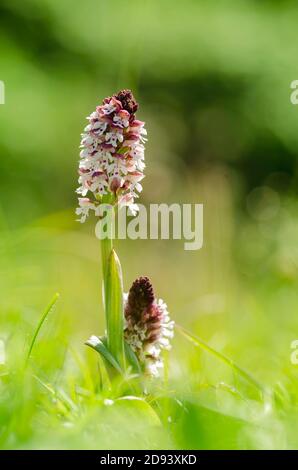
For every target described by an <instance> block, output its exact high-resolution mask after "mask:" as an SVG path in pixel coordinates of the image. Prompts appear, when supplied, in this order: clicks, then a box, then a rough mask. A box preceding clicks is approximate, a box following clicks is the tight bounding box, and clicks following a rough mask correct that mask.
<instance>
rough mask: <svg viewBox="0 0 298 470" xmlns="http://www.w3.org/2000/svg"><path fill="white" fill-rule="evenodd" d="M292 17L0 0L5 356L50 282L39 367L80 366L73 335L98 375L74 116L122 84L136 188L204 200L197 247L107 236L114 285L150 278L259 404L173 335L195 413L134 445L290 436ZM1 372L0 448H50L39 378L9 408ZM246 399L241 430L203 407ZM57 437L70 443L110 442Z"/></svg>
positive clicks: (293, 12)
mask: <svg viewBox="0 0 298 470" xmlns="http://www.w3.org/2000/svg"><path fill="white" fill-rule="evenodd" d="M297 23H298V6H297V2H295V1H290V0H288V1H286V0H284V1H282V2H280V1H277V0H276V1H274V0H271V1H270V0H264V1H262V2H260V1H257V0H237V1H236V0H225V1H224V0H222V1H218V0H217V1H215V0H208V1H207V0H184V1H179V0H138V1H135V0H129V1H128V0H121V1H120V0H97V1H96V0H85V1H84V2H76V3H74V2H71V1H70V0H59V1H58V0H43V1H37V0H23V1H15V0H9V1H8V0H1V2H0V58H1V59H0V79H1V80H3V81H4V83H5V87H6V88H5V92H6V93H5V100H6V102H5V105H1V106H0V128H1V132H0V155H1V158H0V182H1V200H0V228H1V238H0V250H1V256H0V269H1V296H0V308H1V318H0V337H2V338H3V340H4V341H5V345H6V348H7V361H8V363H9V361H10V365H11V367H14V364H15V362H16V363H17V362H18V359H17V358H19V359H20V358H21V357H22V355H23V354H24V351H26V348H27V344H28V339H29V338H30V335H32V332H33V331H34V327H35V325H36V323H37V321H38V319H39V316H40V314H41V311H42V310H43V309H44V307H45V305H46V304H47V303H48V301H49V300H50V298H51V297H52V295H53V294H54V293H55V292H59V293H60V300H59V304H58V306H57V309H56V311H55V312H54V313H53V314H52V316H51V318H50V319H49V321H48V323H47V326H46V328H45V329H44V330H43V332H42V335H41V338H40V341H39V345H38V347H37V349H36V357H35V360H36V368H37V369H38V371H39V376H43V377H44V380H45V382H51V383H55V384H60V383H61V382H63V381H65V380H66V379H65V377H64V376H63V374H64V373H65V374H70V375H68V377H70V376H71V377H75V376H76V374H78V372H77V371H76V369H75V366H74V365H70V364H69V358H68V348H69V347H70V348H73V349H75V350H76V354H78V356H79V357H80V361H82V362H83V363H88V364H90V370H91V375H92V374H93V379H90V380H91V382H92V380H94V377H95V376H96V365H95V364H94V363H93V362H94V357H93V352H92V351H91V352H90V353H89V351H88V352H87V351H85V349H86V348H85V346H84V345H83V342H84V341H85V339H86V338H87V337H88V336H89V335H90V334H101V333H103V330H104V318H103V313H102V305H101V290H100V283H101V269H100V249H99V241H98V240H97V239H96V238H95V236H94V224H95V221H94V220H89V221H88V223H86V224H85V225H84V226H82V225H80V224H78V223H77V222H75V215H74V210H75V206H76V194H75V188H76V187H77V166H78V153H79V150H78V146H79V141H80V133H81V132H82V129H83V127H84V125H85V122H86V121H85V116H87V115H89V114H90V113H91V112H92V110H93V109H94V108H95V106H96V105H97V104H99V103H100V102H101V100H102V99H103V98H104V97H105V96H107V95H111V94H112V93H114V92H116V91H118V90H119V89H121V88H131V89H132V90H133V92H134V94H135V96H136V98H137V99H138V101H139V103H140V109H139V112H138V117H139V119H142V120H145V121H146V127H147V130H148V138H149V140H148V144H147V147H146V164H147V169H146V178H145V180H144V185H143V186H144V190H143V193H142V194H141V199H140V202H142V203H145V204H149V203H150V202H155V203H156V202H160V203H161V202H178V203H185V202H193V203H203V204H204V246H203V248H202V249H201V250H200V251H188V252H187V251H184V250H183V242H182V241H162V240H160V241H155V240H152V241H150V240H147V241H139V240H137V241H133V242H132V241H119V242H117V243H116V249H117V252H118V254H119V256H120V259H121V261H122V268H123V271H124V283H125V288H126V289H128V288H129V286H130V284H131V282H132V281H133V280H134V278H136V277H137V276H138V275H141V274H146V275H149V276H150V277H151V279H152V281H153V283H154V286H155V290H156V292H157V294H158V295H159V296H160V297H162V298H163V299H164V300H165V301H166V302H167V304H168V306H169V310H170V312H171V315H172V317H173V318H174V320H175V321H176V322H177V323H180V324H183V325H184V326H185V327H187V328H188V329H190V330H191V331H192V332H195V333H197V334H198V335H200V336H201V337H202V338H204V339H205V340H206V341H208V343H209V344H211V345H212V346H213V347H214V348H216V349H217V350H219V351H221V352H224V353H225V354H227V355H228V356H230V357H232V358H233V359H234V360H236V361H237V362H238V364H240V365H241V366H243V367H245V368H246V369H247V370H249V371H250V372H251V373H253V374H254V375H255V377H256V378H257V379H258V380H259V381H260V382H262V383H263V384H265V386H266V387H268V389H269V390H270V396H271V401H270V403H269V404H267V405H268V407H267V408H266V409H265V410H264V409H263V408H262V409H258V408H257V407H254V406H256V405H254V406H251V407H250V405H249V403H248V400H250V398H251V397H250V394H249V392H246V391H243V395H242V391H241V393H240V392H239V396H238V395H237V394H238V388H237V387H238V385H237V381H236V379H235V377H234V376H233V374H232V373H231V371H230V370H229V369H227V368H226V367H225V366H223V365H221V364H220V363H218V362H217V361H216V360H214V359H213V358H209V357H208V356H206V354H205V353H201V352H200V351H199V350H197V349H196V348H194V347H193V346H192V345H189V344H188V343H187V342H186V341H185V339H183V338H181V337H179V334H178V333H177V335H176V339H175V342H174V348H173V352H172V353H171V355H170V359H171V361H170V362H171V368H170V374H169V376H170V378H169V380H170V387H172V389H173V390H175V391H176V392H177V396H178V397H179V396H180V397H181V396H182V395H183V396H184V397H185V395H187V394H188V395H189V396H188V400H189V403H191V405H190V406H191V407H193V410H192V408H191V410H192V411H190V412H188V414H186V415H185V416H184V417H183V418H182V421H181V420H180V421H179V425H177V426H178V427H177V428H176V430H175V431H174V432H172V434H171V433H166V434H165V436H166V437H165V438H164V439H165V440H162V438H161V440H160V443H159V444H152V441H151V440H150V438H149V437H148V439H149V441H148V442H150V444H148V443H144V442H140V443H139V444H138V442H137V439H136V438H135V441H131V442H134V444H133V445H135V446H136V445H139V446H140V447H144V446H146V445H149V446H150V445H155V446H157V447H158V446H161V447H162V445H164V446H169V445H170V446H174V447H178V448H186V447H188V448H209V447H215V448H217V447H228V448H230V447H231V448H237V447H245V446H251V447H259V448H271V447H273V448H277V447H290V448H293V447H295V446H296V447H297V445H298V433H297V429H295V419H296V418H297V408H296V407H297V401H298V391H297V384H298V382H297V379H298V374H297V366H295V365H292V364H291V362H290V354H291V348H290V344H291V342H292V341H293V340H295V339H296V338H298V316H297V315H298V289H297V287H298V282H297V280H298V247H297V239H298V219H297V215H298V199H297V176H298V171H297V170H298V165H297V155H298V132H297V121H298V107H296V106H294V105H292V104H291V102H290V94H291V89H290V83H291V82H292V81H293V80H295V79H298V68H297V63H296V62H297V61H296V56H297V41H298V33H297ZM92 361H93V362H92ZM0 367H1V366H0ZM3 367H4V366H3ZM92 367H93V369H92ZM88 368H89V366H88V367H87V369H88ZM84 370H85V369H84ZM85 371H86V370H85ZM3 374H4V377H6V376H5V373H3ZM72 374H73V375H72ZM37 375H38V374H37ZM62 376H63V377H64V378H63V377H62ZM67 380H68V379H67ZM76 380H77V379H76ZM74 381H75V379H74ZM6 386H7V384H6V382H5V380H4V382H3V383H2V384H1V387H0V389H1V390H2V392H3V393H2V399H1V398H0V420H1V416H2V425H3V429H4V428H5V429H6V431H5V432H4V433H3V434H1V433H0V437H1V436H2V437H1V439H2V440H1V439H0V444H1V445H2V446H3V447H26V446H29V447H30V446H33V447H34V446H35V447H36V446H41V447H44V446H47V445H51V444H49V442H52V441H51V439H54V438H53V436H52V437H50V436H48V435H45V436H44V437H42V438H41V437H40V436H41V435H43V434H42V432H44V431H42V429H46V428H47V426H48V421H47V418H45V416H44V414H45V412H42V413H41V415H42V416H40V415H39V414H38V413H39V412H38V411H36V409H35V407H34V400H35V399H36V396H35V395H34V393H35V392H32V390H31V389H30V390H29V392H28V395H24V396H23V395H22V398H18V399H17V400H16V402H17V404H16V406H15V407H14V405H13V404H12V403H14V402H11V400H10V395H9V394H7V393H6V391H5V390H6V389H5V387H6ZM241 386H243V384H241ZM241 386H239V387H240V388H241ZM20 388H21V389H22V390H23V391H24V389H23V388H22V387H20ZM210 390H212V393H213V394H214V395H212V393H211V392H210ZM206 391H207V392H208V391H209V392H210V393H209V392H208V393H207V392H206ZM230 392H232V393H230ZM24 393H25V392H24ZM36 393H38V392H37V391H36ZM206 393H207V395H208V397H207V398H206V396H205V394H206ZM226 395H227V396H228V399H227V398H226ZM230 395H231V396H236V398H237V397H238V398H237V400H238V399H239V400H238V401H239V403H238V401H237V400H236V401H237V403H236V404H235V403H234V402H233V404H230V398H229V397H230ZM189 397H191V398H189ZM239 397H240V398H239ZM243 397H245V398H243ZM1 400H2V401H1ZM18 400H20V403H19V401H18ZM22 400H23V401H22ZM177 400H178V398H177ZM31 402H32V403H31ZM24 403H25V404H26V411H23V414H24V416H23V415H22V411H20V410H24V407H25V405H24ZM28 403H30V407H29V405H28ZM203 403H205V404H206V409H208V410H209V411H208V413H211V415H208V413H207V417H206V416H205V414H204V413H205V412H204V413H201V412H200V406H201V405H202V404H203ZM243 403H244V404H245V405H243ZM242 405H243V406H245V407H247V410H248V411H247V410H246V411H245V413H248V414H249V415H250V417H251V415H252V418H251V420H252V421H253V424H254V425H255V424H256V423H257V425H258V426H260V427H258V432H256V431H255V429H254V431H253V433H252V434H253V435H254V438H250V440H249V444H248V443H247V442H248V440H247V435H248V434H250V430H249V426H248V428H247V427H245V432H242V427H241V426H240V425H239V424H238V422H237V423H236V424H235V423H232V424H230V423H229V422H228V423H227V422H225V423H223V424H222V423H221V422H220V420H219V422H218V423H217V421H216V419H217V418H216V419H215V418H214V416H213V415H212V413H213V412H214V413H216V410H215V411H212V412H211V411H210V409H217V410H218V409H222V410H223V409H224V410H226V412H227V415H229V414H232V415H233V416H234V415H237V417H238V418H239V415H241V418H243V413H244V412H243V409H242ZM28 408H29V409H28ZM238 408H239V409H238ZM269 408H270V409H269ZM20 413H21V418H20ZM36 414H37V416H38V417H36ZM58 414H59V413H58ZM17 416H18V419H17ZM59 416H60V415H59ZM59 419H60V418H59ZM239 419H240V418H239ZM14 420H15V421H14ZM17 422H18V424H17ZM255 422H256V423H255ZM14 423H15V424H14ZM20 423H21V424H20ZM22 423H23V424H22ZM28 423H29V424H28ZM36 423H37V424H36ZM210 423H213V426H214V429H213V428H212V427H211V425H210ZM214 423H215V424H214ZM82 426H83V424H82ZM239 429H240V431H239ZM65 432H66V431H65ZM79 435H80V436H81V434H79ZM169 436H170V437H169ZM227 436H228V437H227ZM229 436H231V440H229V439H230V437H229ZM239 436H240V437H239ZM64 438H65V441H62V442H63V443H62V444H61V445H62V446H64V447H71V446H74V447H75V446H83V447H88V446H91V447H92V446H95V447H96V446H99V447H100V446H103V447H104V446H105V445H106V446H109V444H110V443H106V442H105V441H104V438H103V437H101V438H100V439H99V441H97V440H96V439H95V440H92V442H90V441H88V439H87V440H84V439H83V437H82V436H81V438H80V439H81V440H80V439H79V438H78V437H74V436H72V435H71V436H69V435H68V434H67V433H66V434H65V436H64ZM76 439H77V440H76ZM121 439H124V438H123V435H121V436H120V437H119V440H118V441H117V440H116V442H121V443H122V444H119V445H120V446H121V445H123V446H129V445H132V444H129V443H127V442H126V441H123V440H121ZM168 439H170V442H171V443H170V444H169V440H168ZM57 442H58V441H57ZM57 442H56V441H55V440H53V444H52V445H54V446H55V445H58V444H57ZM146 442H147V441H146ZM110 445H111V444H110ZM133 445H132V447H133Z"/></svg>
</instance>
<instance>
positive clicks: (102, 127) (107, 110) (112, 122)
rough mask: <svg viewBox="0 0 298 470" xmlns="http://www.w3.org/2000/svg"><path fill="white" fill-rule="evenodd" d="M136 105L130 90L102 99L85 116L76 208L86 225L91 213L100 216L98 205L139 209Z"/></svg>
mask: <svg viewBox="0 0 298 470" xmlns="http://www.w3.org/2000/svg"><path fill="white" fill-rule="evenodd" d="M137 109H138V103H137V102H136V100H135V98H134V97H133V95H132V93H131V91H130V90H122V91H120V92H119V93H117V94H115V95H113V96H111V97H109V98H105V99H104V100H103V103H102V104H101V105H100V106H97V108H96V110H95V111H94V112H93V113H91V114H90V116H88V117H87V119H88V125H87V126H86V127H85V129H84V133H83V134H82V140H81V152H80V164H79V187H78V189H77V193H78V194H79V195H80V197H79V207H78V208H77V210H76V214H77V215H78V216H79V221H80V222H85V220H86V218H87V217H88V216H89V213H90V211H94V212H95V215H99V205H100V203H101V202H103V201H104V202H108V203H113V204H114V205H119V206H120V207H121V206H129V209H130V212H131V214H132V215H134V214H135V213H136V211H137V210H138V206H137V204H135V202H134V201H135V198H137V197H138V193H140V192H141V191H142V186H141V184H140V181H141V180H142V179H143V178H144V174H143V171H144V168H145V163H144V150H145V149H144V143H145V141H146V137H145V136H146V134H147V133H146V130H145V128H144V124H145V123H144V122H142V121H138V120H137V119H136V118H135V113H136V111H137Z"/></svg>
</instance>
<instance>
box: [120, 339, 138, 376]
mask: <svg viewBox="0 0 298 470" xmlns="http://www.w3.org/2000/svg"><path fill="white" fill-rule="evenodd" d="M124 350H125V356H126V359H127V362H128V363H129V365H130V366H131V367H132V371H133V372H134V373H136V374H141V373H142V370H141V366H140V363H139V361H138V358H137V356H136V355H135V353H134V351H133V350H132V349H131V347H130V345H129V344H128V343H127V342H126V341H124Z"/></svg>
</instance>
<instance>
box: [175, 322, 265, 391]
mask: <svg viewBox="0 0 298 470" xmlns="http://www.w3.org/2000/svg"><path fill="white" fill-rule="evenodd" d="M176 329H177V330H178V331H179V333H181V334H182V335H183V336H184V337H185V338H187V339H188V340H189V341H191V342H192V343H193V344H194V345H195V346H197V347H199V348H201V349H203V350H204V351H206V352H208V353H209V354H212V355H213V356H214V357H216V358H217V359H219V360H220V361H222V362H224V363H225V364H226V365H227V366H228V367H230V368H231V369H233V371H235V372H237V373H238V374H239V375H240V376H241V377H242V378H243V379H245V380H246V381H247V382H248V383H250V384H251V385H253V386H254V387H255V388H256V389H257V390H258V391H259V393H260V394H261V397H262V398H263V396H264V394H265V389H264V387H263V386H262V385H261V384H260V383H259V382H258V381H257V380H256V379H255V378H254V377H252V376H251V375H250V374H249V373H248V372H246V371H245V370H244V369H242V367H240V366H238V365H237V364H236V363H235V362H234V361H233V360H232V359H230V358H228V357H227V356H225V355H224V354H221V353H220V352H218V351H216V350H215V349H213V348H211V346H209V345H208V344H207V343H205V341H203V340H202V339H201V338H199V337H198V336H195V335H193V334H192V333H189V332H188V331H187V330H186V329H185V328H183V327H182V326H180V325H177V324H176Z"/></svg>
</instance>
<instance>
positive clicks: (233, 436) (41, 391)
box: [0, 172, 298, 449]
mask: <svg viewBox="0 0 298 470" xmlns="http://www.w3.org/2000/svg"><path fill="white" fill-rule="evenodd" d="M214 178H216V181H217V187H218V188H219V193H217V195H214V193H213V196H211V194H212V191H211V190H212V188H213V187H214ZM200 187H201V188H204V190H203V189H202V191H203V192H202V193H201V194H200V195H198V199H200V197H201V198H203V199H204V198H206V199H207V201H209V209H211V207H212V208H213V209H216V210H214V211H213V210H212V211H211V210H209V211H207V210H206V208H205V220H204V222H205V245H204V248H203V249H202V250H201V251H198V252H185V251H184V250H183V247H182V242H175V243H174V242H167V241H158V242H157V241H142V242H140V241H122V242H118V252H119V254H120V257H121V259H122V265H123V271H124V279H125V287H126V288H128V286H129V285H130V282H131V281H132V280H133V278H134V277H136V276H137V275H139V274H149V275H150V276H151V278H152V280H153V281H154V284H155V288H156V291H157V292H158V295H160V296H161V297H163V298H164V299H165V300H166V301H167V303H168V305H169V308H170V312H171V315H172V316H173V318H174V319H175V320H176V322H177V323H178V324H180V325H183V326H184V327H185V328H186V329H187V330H188V331H191V332H192V334H194V335H199V336H200V337H201V338H203V339H204V340H205V341H207V343H208V344H209V346H211V347H212V348H214V349H215V350H216V351H218V352H219V353H223V354H225V355H226V356H228V357H229V358H231V359H233V360H234V361H235V363H236V367H231V364H229V363H226V362H224V361H223V358H222V357H221V356H216V355H214V354H213V353H212V351H211V353H210V351H208V350H207V351H206V350H203V349H202V348H201V344H199V343H198V342H197V341H196V339H193V338H192V340H191V341H190V340H189V339H190V338H187V337H185V335H183V334H181V331H179V329H177V330H176V337H175V340H174V344H173V350H172V351H171V352H170V353H169V355H168V357H167V360H166V362H167V367H166V373H165V377H163V379H161V380H159V381H157V382H155V383H148V384H147V393H146V394H145V395H143V396H141V397H140V396H139V397H134V398H133V396H132V391H131V390H129V389H127V390H125V388H123V384H121V383H117V384H116V385H115V386H114V387H113V388H112V389H111V388H110V386H109V382H108V380H107V377H106V373H105V369H104V367H103V364H101V362H100V359H99V357H97V355H96V353H95V352H94V351H92V350H89V349H88V348H86V346H84V344H83V343H84V341H85V340H86V338H88V337H89V335H90V334H102V333H103V331H104V324H103V314H102V307H101V298H100V297H101V295H100V282H101V280H100V273H101V269H100V256H99V251H100V250H99V246H98V240H97V239H96V238H95V236H94V235H93V225H92V222H90V225H88V226H87V227H85V228H82V226H80V225H79V224H78V225H76V224H75V223H74V222H73V213H72V212H71V211H70V212H67V213H60V214H55V215H53V216H51V217H47V218H44V219H43V220H41V219H40V220H38V221H36V222H35V223H34V224H31V225H30V226H27V227H25V228H21V229H17V230H14V231H9V230H8V228H7V227H6V226H5V220H4V219H3V220H2V231H1V273H2V274H1V278H2V288H3V291H2V296H1V310H2V315H1V320H0V321H1V323H0V324H1V338H2V340H3V344H4V345H5V357H4V352H3V354H2V364H1V366H0V367H1V369H0V371H1V373H0V387H1V394H0V423H1V427H0V445H1V448H87V449H88V448H142V449H144V448H178V449H180V448H198V449H201V448H229V449H238V448H295V447H297V443H298V442H297V441H298V436H297V430H296V426H295V422H296V418H297V378H298V374H297V368H296V367H297V366H294V365H292V364H291V362H290V354H291V349H290V344H291V341H293V340H294V339H296V337H297V335H298V321H297V315H296V311H297V306H298V297H297V280H296V277H297V276H296V270H297V263H296V257H297V253H296V250H295V239H296V236H297V230H298V226H297V222H296V220H297V217H296V214H297V204H296V203H295V202H293V201H290V200H285V201H280V208H279V210H278V211H277V212H276V213H275V214H274V216H273V217H271V218H270V220H266V221H264V220H263V219H262V211H261V212H260V210H259V206H254V209H253V210H256V211H257V208H258V212H255V213H254V215H255V217H256V216H257V219H258V220H256V218H254V219H253V218H250V219H247V218H245V219H241V217H240V216H239V215H238V216H237V217H238V218H237V224H233V223H232V221H233V220H236V219H235V218H234V217H233V216H232V214H233V203H232V199H231V197H230V196H231V194H230V193H229V190H228V186H226V185H225V183H224V178H222V177H221V176H220V173H218V172H216V173H215V174H214V173H213V172H212V174H208V176H207V177H205V179H202V181H201V184H200ZM208 191H211V192H210V193H209V192H208ZM266 207H267V206H266ZM229 214H230V216H229ZM260 219H262V220H260ZM248 236H249V238H248ZM180 243H181V245H180ZM161 253H162V255H161ZM56 291H57V292H59V293H60V297H59V299H58V301H57V302H56V304H55V306H54V307H53V308H52V309H51V311H50V312H49V314H48V316H47V319H46V321H45V322H44V324H43V325H42V327H41V329H40V331H39V334H38V336H37V338H36V341H35V344H34V347H33V349H32V352H31V355H30V357H29V360H28V362H27V363H26V357H27V355H28V351H29V348H30V344H31V341H32V337H33V335H34V331H35V330H36V327H37V325H38V322H39V319H40V317H41V316H42V312H43V311H44V309H45V308H46V306H47V304H48V303H49V302H50V300H51V298H52V297H53V294H54V293H55V292H56ZM237 366H240V367H241V368H243V369H245V371H246V372H248V373H249V374H250V376H252V377H253V379H254V380H255V381H256V382H258V384H257V385H255V384H254V383H253V382H252V381H251V380H250V378H248V380H247V377H245V376H243V373H242V371H240V374H239V372H238V370H237Z"/></svg>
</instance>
